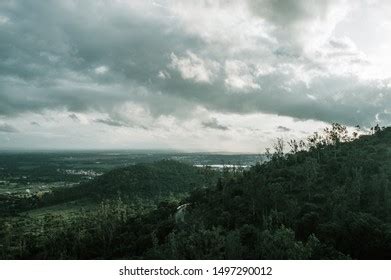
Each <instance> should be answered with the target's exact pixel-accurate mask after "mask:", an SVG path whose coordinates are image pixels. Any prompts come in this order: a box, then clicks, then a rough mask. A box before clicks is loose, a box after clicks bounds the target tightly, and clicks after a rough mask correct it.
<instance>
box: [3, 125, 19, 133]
mask: <svg viewBox="0 0 391 280" xmlns="http://www.w3.org/2000/svg"><path fill="white" fill-rule="evenodd" d="M1 132H5V133H16V132H19V131H18V130H17V129H16V128H15V127H13V126H11V125H8V124H5V123H4V124H0V133H1Z"/></svg>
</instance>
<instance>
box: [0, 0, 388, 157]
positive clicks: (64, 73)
mask: <svg viewBox="0 0 391 280" xmlns="http://www.w3.org/2000/svg"><path fill="white" fill-rule="evenodd" d="M364 9H365V11H367V13H370V14H369V15H368V16H367V17H368V18H371V19H372V21H371V22H372V23H371V24H375V23H381V24H383V25H384V26H383V25H382V27H381V28H382V29H381V30H383V32H386V31H391V24H389V21H388V19H387V18H386V17H385V16H386V15H387V13H385V14H384V17H382V16H381V14H380V11H384V10H387V9H388V10H389V11H391V8H390V7H389V5H388V4H387V2H386V1H365V0H360V1H357V2H355V5H352V3H351V2H349V1H344V0H326V1H320V0H319V1H312V2H311V3H308V1H304V0H303V1H302V0H300V1H293V0H292V1H291V0H289V1H285V0H284V1H280V0H276V1H274V0H273V1H271V0H247V1H231V0H216V1H210V0H201V1H179V0H161V1H141V0H134V1H124V0H116V1H109V0H101V1H92V0H86V1H78V0H73V1H55V0H43V1H39V3H38V2H37V3H35V2H34V3H32V2H30V1H22V0H6V1H2V2H1V3H0V121H1V119H3V121H4V123H5V122H7V123H9V125H10V127H11V126H15V127H17V126H23V125H25V124H23V120H25V119H26V118H27V117H26V116H28V115H34V116H40V115H41V116H44V120H38V119H37V120H30V119H29V120H28V123H29V124H31V123H32V122H35V123H37V124H39V125H34V126H32V125H30V126H31V127H34V129H33V128H31V129H32V130H31V133H37V134H39V131H41V133H43V134H42V135H44V133H47V132H48V131H50V129H49V128H48V127H49V126H50V125H49V121H47V120H48V119H50V118H51V119H54V120H56V121H57V123H59V122H63V121H64V120H62V119H61V118H59V117H57V115H58V114H60V113H61V112H62V113H64V114H66V115H67V116H69V117H68V119H69V121H71V122H70V125H72V124H73V126H75V127H76V126H78V127H79V128H80V129H86V128H87V127H95V129H97V130H98V129H100V128H101V126H103V127H106V128H112V129H118V128H121V129H128V130H135V133H140V132H139V130H140V131H144V132H143V133H146V131H155V133H161V132H160V130H161V129H163V130H166V131H170V130H173V129H174V127H176V129H177V127H182V128H183V129H185V127H186V126H187V125H188V124H190V123H191V124H192V125H193V129H199V130H201V131H202V130H203V129H205V130H208V131H210V132H209V133H214V134H213V135H214V137H216V139H217V140H216V141H220V140H221V139H220V138H219V137H220V136H219V134H218V133H221V132H225V133H226V134H225V137H231V140H232V141H233V142H232V146H234V143H236V140H235V137H236V136H235V135H236V134H235V132H236V133H237V134H239V133H241V132H240V130H241V129H244V128H243V127H240V126H239V127H233V126H232V125H231V124H229V125H225V124H222V123H221V120H220V119H221V118H227V119H230V118H231V116H235V117H236V118H238V119H243V120H244V119H245V118H246V116H249V115H252V116H253V115H258V116H265V114H269V115H271V116H273V117H272V118H273V120H274V121H275V124H274V127H275V128H276V129H275V133H274V134H275V135H274V136H276V135H277V134H278V133H281V132H285V133H288V132H292V133H293V132H295V133H296V135H299V134H300V132H299V128H295V127H285V126H286V124H285V123H283V124H281V123H279V121H278V117H277V116H284V117H288V118H291V119H292V120H300V121H301V122H309V121H310V122H312V121H315V122H317V123H318V125H319V126H320V125H321V124H323V123H324V122H334V121H337V122H341V123H344V124H347V125H356V124H360V125H362V126H370V125H373V124H374V123H381V124H382V125H388V124H389V123H390V119H391V115H390V113H391V108H390V104H391V79H390V77H391V73H390V75H387V73H389V72H387V71H386V69H388V65H390V64H391V62H390V63H389V64H387V63H384V62H381V63H380V62H379V61H382V60H381V59H379V57H381V56H384V53H385V52H380V51H375V50H374V49H373V48H371V46H369V45H367V44H365V43H364V42H362V41H360V39H359V38H358V37H357V36H356V35H355V34H356V30H355V29H354V27H352V26H354V23H355V21H359V18H357V16H358V15H361V13H363V10H364ZM375 17H377V21H376V20H375V19H376V18H375ZM387 24H389V25H387ZM368 26H370V24H368ZM386 36H387V35H386V34H384V38H382V39H383V40H382V42H381V43H382V44H383V45H385V46H391V41H387V39H386ZM388 58H389V57H388ZM388 58H387V57H386V58H385V59H388ZM383 60H384V59H383ZM200 110H201V111H202V112H204V113H203V114H199V112H200ZM56 112H57V113H56ZM62 113H61V114H62ZM81 116H82V117H83V119H80V118H81ZM274 116H276V118H275V117H274ZM37 118H39V117H37ZM162 120H165V121H162ZM169 120H170V121H169ZM280 120H282V119H281V118H280ZM162 122H164V124H163V123H162ZM45 125H46V127H45ZM238 125H239V124H238ZM309 126H311V127H313V125H312V124H311V125H309ZM6 127H7V126H6V125H5V124H4V125H3V126H2V128H1V129H2V131H5V132H12V131H11V130H12V129H8V131H6V130H7V129H6ZM261 127H262V125H257V124H256V123H254V124H253V126H252V127H251V128H246V129H248V131H254V129H260V128H261ZM282 127H285V128H287V129H282ZM44 128H45V129H49V130H45V132H44V131H42V130H40V129H44ZM277 128H278V129H277ZM300 129H301V128H300ZM185 130H186V129H185ZM85 131H86V130H85ZM228 131H229V133H228ZM89 133H91V132H89ZM148 133H152V132H148ZM205 133H206V132H205ZM232 133H233V134H232ZM185 134H186V133H185ZM272 134H273V133H272ZM138 135H140V134H136V137H137V136H138ZM187 135H188V137H191V135H190V134H189V133H188V134H187ZM7 137H9V136H7ZM36 137H38V138H39V136H37V135H36ZM42 137H43V136H42ZM151 137H152V136H151ZM170 137H176V136H175V135H171V136H170V135H168V136H167V138H168V139H170ZM140 138H142V137H141V135H140ZM218 139H220V140H218ZM69 141H70V142H73V140H69ZM124 141H125V140H124ZM251 141H252V140H251ZM169 142H170V141H169V140H167V141H164V143H169ZM174 142H175V141H174V140H172V143H174ZM266 142H267V141H266V140H265V143H266ZM113 145H115V143H113ZM198 146H199V145H197V143H194V148H200V147H198ZM130 147H131V144H130ZM230 149H232V148H230ZM234 150H235V149H234Z"/></svg>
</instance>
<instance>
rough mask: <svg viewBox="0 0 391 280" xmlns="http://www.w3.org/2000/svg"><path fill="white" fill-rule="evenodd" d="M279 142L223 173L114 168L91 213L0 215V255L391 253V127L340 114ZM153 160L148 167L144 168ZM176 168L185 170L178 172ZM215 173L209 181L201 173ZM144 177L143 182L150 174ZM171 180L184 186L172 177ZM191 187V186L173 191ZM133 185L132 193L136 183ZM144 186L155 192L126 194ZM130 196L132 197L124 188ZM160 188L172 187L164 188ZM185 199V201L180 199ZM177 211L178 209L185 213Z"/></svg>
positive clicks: (101, 183)
mask: <svg viewBox="0 0 391 280" xmlns="http://www.w3.org/2000/svg"><path fill="white" fill-rule="evenodd" d="M284 145H285V144H284V142H283V141H282V140H278V141H277V143H276V145H275V147H274V152H273V153H271V152H268V156H269V161H268V162H267V163H264V164H257V165H255V166H253V167H252V168H250V169H249V170H246V171H237V170H227V169H225V170H224V171H223V172H222V173H220V174H219V175H220V177H219V179H218V181H217V182H215V181H214V178H215V174H216V173H214V172H212V171H211V170H203V171H202V172H201V175H200V173H198V172H196V171H194V170H193V171H190V170H189V169H188V167H183V168H184V169H183V170H182V167H180V166H181V164H179V163H174V162H160V163H156V164H154V165H153V168H149V167H147V166H143V167H142V168H139V169H138V171H137V172H139V173H137V172H135V171H129V169H120V170H114V171H112V172H110V173H108V174H107V175H106V176H104V177H101V178H100V179H99V180H97V181H95V187H93V186H94V184H92V185H88V187H84V188H85V189H86V190H88V192H91V193H94V194H99V195H98V197H100V199H102V202H101V204H100V205H99V207H97V209H96V210H95V211H89V212H88V211H80V212H79V213H76V214H75V215H73V216H71V217H64V216H62V215H51V214H49V215H47V216H45V218H43V219H39V221H37V220H31V219H30V218H29V217H28V216H27V217H24V216H22V215H19V216H13V217H7V218H4V219H2V220H1V222H0V223H1V227H0V229H1V230H0V231H1V232H0V244H1V247H0V254H1V256H2V258H50V259H57V258H66V259H80V258H81V259H91V258H110V259H112V258H131V259H140V258H146V259H349V258H353V259H390V258H391V186H390V179H391V178H390V176H391V160H390V148H389V147H390V145H391V128H386V129H380V128H379V127H376V128H374V129H373V133H372V135H363V136H360V137H358V136H357V134H354V135H353V136H350V135H349V134H348V133H347V130H346V128H345V127H343V126H341V125H338V124H334V125H333V127H332V128H330V129H326V130H325V131H324V134H314V135H313V136H311V137H310V138H309V139H308V141H307V142H299V143H297V142H295V141H291V142H290V143H289V146H290V147H291V151H290V152H289V153H287V154H286V153H284V151H285V148H284ZM144 168H145V170H144ZM178 177H180V178H178ZM207 177H210V178H213V179H212V180H211V183H212V184H213V186H212V187H210V186H209V184H208V181H204V180H205V178H207ZM146 182H147V183H146ZM173 182H175V184H177V185H173ZM183 187H185V188H186V190H190V189H192V188H195V189H194V190H193V191H192V192H191V194H190V195H187V196H185V197H184V196H183V195H177V193H178V192H181V193H182V194H183V192H182V188H183ZM129 190H131V191H129ZM131 193H132V194H136V193H140V197H141V198H143V197H144V198H145V197H148V196H155V197H156V194H159V195H158V196H157V197H158V198H159V199H157V200H162V201H161V202H160V203H157V202H156V201H157V200H154V201H153V202H150V204H149V205H148V206H147V205H146V204H145V203H144V202H143V201H142V200H141V201H140V200H127V199H124V196H126V195H129V194H131ZM125 194H126V195H125ZM162 194H170V195H169V196H167V195H162ZM180 205H184V207H182V208H181V210H177V207H178V206H180ZM179 215H180V217H178V216H179Z"/></svg>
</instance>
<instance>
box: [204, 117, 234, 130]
mask: <svg viewBox="0 0 391 280" xmlns="http://www.w3.org/2000/svg"><path fill="white" fill-rule="evenodd" d="M202 126H203V127H205V128H212V129H217V130H228V129H229V128H228V127H227V126H225V125H222V124H220V123H219V122H218V121H217V119H216V118H212V119H210V120H209V121H205V122H202Z"/></svg>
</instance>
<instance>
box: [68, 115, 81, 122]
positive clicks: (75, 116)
mask: <svg viewBox="0 0 391 280" xmlns="http://www.w3.org/2000/svg"><path fill="white" fill-rule="evenodd" d="M68 117H69V118H70V119H71V120H73V121H77V122H79V121H80V119H79V117H78V116H77V115H76V114H74V113H73V114H69V115H68Z"/></svg>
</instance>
